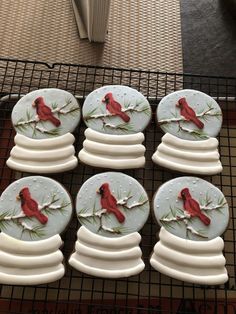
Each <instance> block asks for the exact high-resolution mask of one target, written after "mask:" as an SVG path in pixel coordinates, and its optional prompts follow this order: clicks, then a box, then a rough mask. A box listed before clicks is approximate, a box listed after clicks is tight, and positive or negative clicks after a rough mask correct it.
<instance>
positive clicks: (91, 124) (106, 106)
mask: <svg viewBox="0 0 236 314" xmlns="http://www.w3.org/2000/svg"><path fill="white" fill-rule="evenodd" d="M83 119H84V122H85V124H86V125H87V127H88V129H87V130H86V131H85V133H84V134H85V137H86V139H85V141H84V142H83V149H82V150H81V151H80V152H79V159H80V160H81V162H83V163H85V164H88V165H90V166H93V167H101V168H109V169H133V168H143V167H144V166H145V156H144V154H145V151H146V149H145V147H144V146H143V145H142V142H143V141H144V134H143V133H142V131H143V130H144V129H145V128H146V127H147V125H148V124H149V122H150V120H151V107H150V105H149V103H148V101H147V99H146V98H145V97H144V96H143V95H142V94H141V93H139V92H138V91H137V90H135V89H132V88H130V87H127V86H120V85H110V86H104V87H101V88H98V89H96V90H94V91H93V92H92V93H90V94H89V95H88V96H87V97H86V99H85V102H84V105H83Z"/></svg>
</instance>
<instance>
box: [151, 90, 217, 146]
mask: <svg viewBox="0 0 236 314" xmlns="http://www.w3.org/2000/svg"><path fill="white" fill-rule="evenodd" d="M156 116H157V121H158V124H159V126H160V127H161V129H162V130H163V131H164V132H165V133H171V134H172V135H175V136H177V137H179V138H181V139H185V140H192V141H199V140H204V139H208V138H210V137H216V136H217V135H218V133H219V132H220V129H221V125H222V112H221V109H220V107H219V105H218V104H217V102H216V101H215V100H214V99H213V98H212V97H210V96H209V95H207V94H205V93H202V92H200V91H196V90H191V89H184V90H180V91H176V92H174V93H171V94H169V95H167V96H165V97H164V98H162V100H161V101H160V103H159V105H158V108H157V111H156Z"/></svg>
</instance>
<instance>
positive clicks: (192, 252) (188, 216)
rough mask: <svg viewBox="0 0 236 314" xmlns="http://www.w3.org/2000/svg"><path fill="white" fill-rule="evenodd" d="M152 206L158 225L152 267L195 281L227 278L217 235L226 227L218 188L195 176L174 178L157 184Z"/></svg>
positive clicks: (225, 212) (226, 217) (217, 281)
mask: <svg viewBox="0 0 236 314" xmlns="http://www.w3.org/2000/svg"><path fill="white" fill-rule="evenodd" d="M153 209H154V215H155V217H156V219H157V221H158V223H159V224H160V225H161V226H162V227H161V230H160V233H159V239H160V240H159V241H158V242H157V244H156V245H155V247H154V251H153V254H152V256H151V259H150V263H151V265H152V266H153V268H155V269H156V270H158V271H160V272H161V273H163V274H166V275H168V276H170V277H173V278H176V279H179V280H183V281H187V282H192V283H198V284H207V285H213V284H223V283H225V282H226V281H227V280H228V274H227V270H226V268H225V258H224V256H223V254H222V250H223V248H224V241H223V240H222V238H220V237H219V236H220V235H221V234H222V233H223V232H224V231H225V229H226V228H227V225H228V222H229V208H228V204H227V201H226V199H225V197H224V195H223V194H222V192H221V191H220V190H219V189H218V188H216V187H215V186H213V185H212V184H211V183H209V182H207V181H205V180H203V179H199V178H196V177H180V178H176V179H173V180H170V181H168V182H166V183H164V184H163V185H162V186H161V187H160V188H159V190H158V191H157V193H156V195H155V196H154V199H153Z"/></svg>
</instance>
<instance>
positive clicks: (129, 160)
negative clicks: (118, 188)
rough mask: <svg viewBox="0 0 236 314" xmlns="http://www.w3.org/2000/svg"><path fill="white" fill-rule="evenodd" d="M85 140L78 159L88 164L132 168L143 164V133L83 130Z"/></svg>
mask: <svg viewBox="0 0 236 314" xmlns="http://www.w3.org/2000/svg"><path fill="white" fill-rule="evenodd" d="M84 134H85V136H86V140H85V141H84V142H83V149H82V150H81V151H80V152H79V159H80V160H81V161H82V162H83V163H85V164H87V165H90V166H93V167H101V168H111V169H131V168H132V169H133V168H141V167H144V165H145V157H144V153H145V147H144V146H143V145H142V142H143V141H144V135H143V133H140V132H139V133H136V134H128V135H112V134H104V133H100V132H97V131H94V130H92V129H90V128H88V129H86V130H85V132H84Z"/></svg>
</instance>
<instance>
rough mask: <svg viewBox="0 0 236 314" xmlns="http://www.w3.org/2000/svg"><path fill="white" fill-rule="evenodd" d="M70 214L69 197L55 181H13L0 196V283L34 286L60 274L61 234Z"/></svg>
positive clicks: (58, 277) (61, 257)
mask: <svg viewBox="0 0 236 314" xmlns="http://www.w3.org/2000/svg"><path fill="white" fill-rule="evenodd" d="M71 216H72V203H71V198H70V196H69V194H68V193H67V191H66V190H65V189H64V188H63V187H62V186H61V185H60V184H59V183H58V182H56V181H55V180H52V179H50V178H46V177H41V176H30V177H25V178H22V179H19V180H17V181H15V182H13V183H12V184H11V185H10V186H9V187H8V188H7V189H6V190H5V191H4V192H3V193H2V195H1V197H0V229H1V233H0V283H1V284H11V285H35V284H44V283H49V282H52V281H55V280H58V279H60V278H61V277H63V275H64V273H65V268H64V265H63V264H62V262H63V254H62V253H61V251H60V250H59V248H60V247H61V246H62V244H63V242H62V239H61V237H60V233H62V232H63V231H64V230H65V228H66V226H67V225H68V223H69V221H70V219H71Z"/></svg>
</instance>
